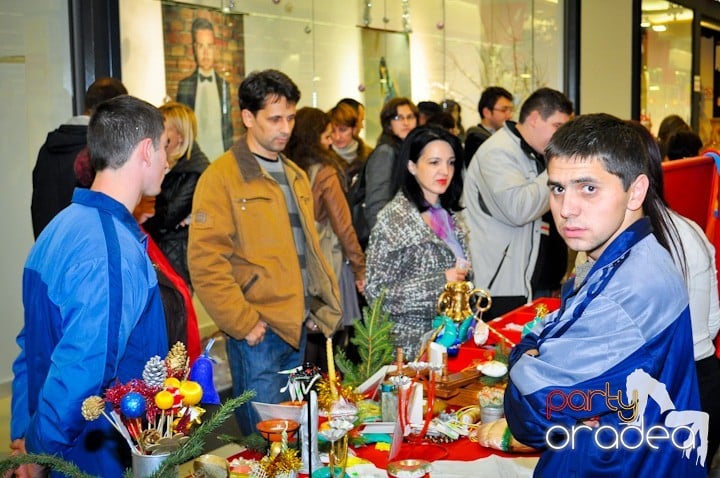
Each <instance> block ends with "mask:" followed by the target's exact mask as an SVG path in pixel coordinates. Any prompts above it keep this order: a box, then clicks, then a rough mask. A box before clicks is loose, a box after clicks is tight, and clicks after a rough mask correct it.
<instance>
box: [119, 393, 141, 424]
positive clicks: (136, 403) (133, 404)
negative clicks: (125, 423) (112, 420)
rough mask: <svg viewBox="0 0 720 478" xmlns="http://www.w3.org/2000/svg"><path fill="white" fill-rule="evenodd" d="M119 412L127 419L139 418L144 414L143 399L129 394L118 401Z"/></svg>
mask: <svg viewBox="0 0 720 478" xmlns="http://www.w3.org/2000/svg"><path fill="white" fill-rule="evenodd" d="M120 411H121V412H122V413H123V415H125V416H126V417H128V418H140V417H141V416H142V415H143V413H145V397H143V396H142V395H140V394H139V393H137V392H129V393H127V394H126V395H125V396H124V397H123V398H122V399H120Z"/></svg>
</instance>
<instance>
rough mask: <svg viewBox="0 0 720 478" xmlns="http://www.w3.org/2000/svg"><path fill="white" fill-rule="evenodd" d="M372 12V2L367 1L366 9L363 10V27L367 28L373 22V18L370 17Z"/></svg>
mask: <svg viewBox="0 0 720 478" xmlns="http://www.w3.org/2000/svg"><path fill="white" fill-rule="evenodd" d="M371 10H372V2H371V1H370V0H365V9H364V10H363V25H365V26H366V27H368V26H370V22H371V21H372V17H371V16H370V12H371Z"/></svg>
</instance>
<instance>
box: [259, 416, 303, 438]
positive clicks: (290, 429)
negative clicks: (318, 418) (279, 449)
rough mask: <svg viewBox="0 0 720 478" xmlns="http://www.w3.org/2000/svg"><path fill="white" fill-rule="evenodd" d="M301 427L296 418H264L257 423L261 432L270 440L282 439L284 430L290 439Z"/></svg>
mask: <svg viewBox="0 0 720 478" xmlns="http://www.w3.org/2000/svg"><path fill="white" fill-rule="evenodd" d="M299 427H300V424H299V423H298V422H296V421H295V420H277V419H274V420H263V421H261V422H258V424H257V425H256V428H257V429H258V431H259V432H260V434H261V435H262V436H264V437H265V439H266V440H269V441H281V440H282V432H283V431H284V432H286V433H287V436H288V439H290V438H291V437H292V436H293V435H294V434H295V432H296V431H297V429H298V428H299Z"/></svg>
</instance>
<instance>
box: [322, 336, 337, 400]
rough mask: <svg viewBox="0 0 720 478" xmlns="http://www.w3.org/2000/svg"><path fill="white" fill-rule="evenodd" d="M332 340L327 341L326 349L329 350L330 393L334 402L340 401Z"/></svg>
mask: <svg viewBox="0 0 720 478" xmlns="http://www.w3.org/2000/svg"><path fill="white" fill-rule="evenodd" d="M332 347H333V346H332V339H331V338H329V337H328V339H327V340H326V341H325V348H326V350H327V363H328V379H329V380H330V393H331V395H332V399H333V400H337V399H338V391H337V388H336V382H335V378H336V377H335V360H334V359H333V349H332Z"/></svg>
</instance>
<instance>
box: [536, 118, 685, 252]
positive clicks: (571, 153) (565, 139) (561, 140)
mask: <svg viewBox="0 0 720 478" xmlns="http://www.w3.org/2000/svg"><path fill="white" fill-rule="evenodd" d="M649 154H650V153H649V149H648V147H647V145H646V143H645V141H644V140H643V137H642V136H641V135H640V134H639V133H638V131H637V130H636V129H635V128H634V127H633V126H631V125H629V124H628V123H627V122H626V121H623V120H621V119H620V118H616V117H615V116H612V115H609V114H605V113H597V114H588V115H581V116H579V117H577V118H576V119H574V120H572V121H568V122H567V123H565V124H564V125H562V126H561V127H560V128H558V130H557V131H556V132H555V134H553V136H552V138H551V139H550V142H549V143H548V146H547V148H545V157H546V159H547V162H548V164H550V162H551V161H552V160H553V159H555V158H558V157H563V158H569V159H570V160H572V161H578V162H584V161H591V160H599V161H601V162H602V163H603V167H604V168H605V170H606V171H607V172H609V173H610V174H614V175H615V176H617V177H618V178H620V181H621V182H622V185H623V189H624V190H625V191H627V190H628V189H629V188H630V186H631V185H632V183H633V182H634V181H635V180H636V179H637V177H638V176H640V175H641V174H644V175H646V176H647V177H648V180H649V182H650V187H649V188H648V191H647V194H646V196H645V201H644V202H643V212H644V214H645V215H646V216H648V217H649V218H650V222H651V223H652V225H653V229H654V233H655V236H656V237H657V240H658V242H659V243H660V244H661V245H662V246H663V247H664V248H665V249H666V250H667V251H668V252H670V253H671V254H672V249H671V244H672V240H671V237H672V235H671V233H670V228H669V226H668V219H667V215H666V214H665V204H664V203H663V199H662V197H661V195H660V194H659V193H658V191H657V190H656V188H655V187H654V185H653V181H652V179H653V175H652V171H651V165H650V158H649Z"/></svg>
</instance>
